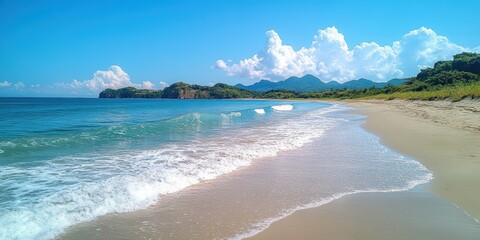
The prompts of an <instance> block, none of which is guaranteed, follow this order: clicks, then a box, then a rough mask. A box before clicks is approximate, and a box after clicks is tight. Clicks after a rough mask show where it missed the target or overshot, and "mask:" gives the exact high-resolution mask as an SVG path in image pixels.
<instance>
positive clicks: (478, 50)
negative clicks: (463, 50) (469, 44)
mask: <svg viewBox="0 0 480 240" xmlns="http://www.w3.org/2000/svg"><path fill="white" fill-rule="evenodd" d="M472 51H473V52H476V53H480V46H478V47H476V48H474V49H473V50H472Z"/></svg>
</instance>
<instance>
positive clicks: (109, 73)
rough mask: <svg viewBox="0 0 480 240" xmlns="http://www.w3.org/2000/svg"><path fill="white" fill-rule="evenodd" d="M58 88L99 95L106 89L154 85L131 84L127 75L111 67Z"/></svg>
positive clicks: (145, 87) (150, 86) (117, 68)
mask: <svg viewBox="0 0 480 240" xmlns="http://www.w3.org/2000/svg"><path fill="white" fill-rule="evenodd" d="M57 85H58V86H60V87H64V88H71V89H73V90H76V91H78V92H84V91H83V90H86V91H89V92H91V93H99V92H101V91H103V90H104V89H106V88H112V89H119V88H124V87H136V88H141V89H154V88H155V84H154V83H152V82H150V81H144V82H142V83H140V84H138V83H133V82H131V80H130V76H129V75H128V73H126V72H125V71H123V69H122V68H121V67H119V66H117V65H112V66H110V68H108V70H105V71H102V70H98V71H96V72H95V73H93V76H92V78H91V79H89V80H85V81H79V80H73V81H72V82H71V83H60V84H57Z"/></svg>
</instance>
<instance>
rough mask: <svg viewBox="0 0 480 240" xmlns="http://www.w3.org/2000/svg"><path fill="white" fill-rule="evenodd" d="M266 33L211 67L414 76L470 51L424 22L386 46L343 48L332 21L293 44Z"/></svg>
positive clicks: (332, 76)
mask: <svg viewBox="0 0 480 240" xmlns="http://www.w3.org/2000/svg"><path fill="white" fill-rule="evenodd" d="M266 38H267V42H266V47H265V49H264V50H262V51H260V52H259V53H257V54H254V55H253V56H252V57H250V58H246V59H243V60H241V61H239V62H238V63H231V62H229V61H224V60H222V59H219V60H217V61H216V63H215V65H214V67H215V68H217V69H221V70H223V71H224V72H225V73H226V75H227V76H232V77H246V78H251V79H261V78H263V79H271V80H279V79H284V78H287V77H290V76H303V75H305V74H313V75H316V76H318V77H320V79H322V80H324V81H331V80H335V81H339V82H344V81H347V80H352V79H356V78H361V77H363V78H369V79H372V80H379V81H382V80H389V79H391V78H397V77H410V76H414V75H416V74H417V73H418V71H419V70H420V69H421V68H424V67H426V66H432V65H433V64H434V63H435V62H436V61H439V60H447V59H450V58H451V57H452V55H454V54H457V53H460V52H464V51H471V50H469V49H467V48H465V47H462V46H459V45H456V44H454V43H452V42H450V41H449V40H448V38H447V37H444V36H439V35H437V34H436V33H435V32H434V31H433V30H432V29H429V28H425V27H421V28H419V29H416V30H413V31H410V32H409V33H407V34H405V35H404V36H403V37H402V38H401V39H400V40H398V41H395V42H393V43H392V45H387V46H380V45H379V44H377V43H375V42H364V43H361V44H359V45H357V46H354V47H353V48H349V46H348V44H347V42H346V41H345V37H344V35H343V34H342V33H340V32H339V31H338V29H337V28H336V27H329V28H326V29H324V30H319V31H318V33H317V34H316V35H315V36H314V38H313V41H312V43H311V45H310V46H309V47H302V48H300V49H298V50H295V49H294V48H293V47H292V46H290V45H287V44H284V43H283V41H282V39H281V38H280V36H279V35H278V33H276V32H275V31H274V30H270V31H267V32H266ZM475 50H477V51H478V50H479V49H475Z"/></svg>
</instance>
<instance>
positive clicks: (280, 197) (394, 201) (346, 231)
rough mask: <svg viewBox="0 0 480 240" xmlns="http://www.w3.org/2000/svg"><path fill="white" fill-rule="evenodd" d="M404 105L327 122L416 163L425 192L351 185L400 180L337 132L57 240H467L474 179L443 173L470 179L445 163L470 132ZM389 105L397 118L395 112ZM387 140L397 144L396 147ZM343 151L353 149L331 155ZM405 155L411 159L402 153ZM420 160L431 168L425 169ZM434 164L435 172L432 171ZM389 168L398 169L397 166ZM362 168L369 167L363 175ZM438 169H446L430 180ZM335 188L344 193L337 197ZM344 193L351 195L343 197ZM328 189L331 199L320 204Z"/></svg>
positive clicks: (371, 106)
mask: <svg viewBox="0 0 480 240" xmlns="http://www.w3.org/2000/svg"><path fill="white" fill-rule="evenodd" d="M341 104H343V103H341ZM406 104H413V103H403V102H387V103H384V102H362V103H357V102H356V103H348V105H350V106H352V107H354V109H353V111H352V110H350V111H348V112H346V113H345V115H336V117H339V116H340V117H347V116H349V115H351V116H355V117H354V118H353V119H350V120H351V121H353V122H357V121H358V124H360V123H363V125H362V126H363V127H364V128H365V129H366V130H368V131H369V132H372V133H375V134H376V135H377V136H379V137H380V140H379V141H381V142H382V143H383V144H386V145H387V146H388V147H390V148H391V149H393V150H394V151H396V152H399V153H401V154H402V155H404V156H408V158H409V157H411V158H413V159H415V160H417V161H420V162H421V163H422V164H424V165H425V166H426V167H427V168H428V169H430V170H431V171H432V172H433V176H434V177H435V179H434V180H433V181H432V182H429V183H427V184H421V183H426V182H428V180H427V181H425V180H420V182H418V183H415V184H413V185H406V186H405V187H403V188H384V189H383V188H382V187H381V186H379V187H377V188H375V189H372V188H371V187H369V188H363V187H362V185H361V184H360V185H359V186H355V184H354V185H352V182H351V181H354V182H360V183H361V182H363V181H365V182H367V183H368V184H372V183H373V182H376V183H378V182H380V183H381V182H383V181H388V178H389V177H395V174H400V175H401V172H402V171H401V170H400V169H396V168H398V167H399V166H396V167H394V168H392V170H393V171H392V172H385V173H383V174H385V175H382V173H381V170H384V169H383V168H386V169H388V168H389V165H388V164H387V165H383V163H381V164H380V165H376V164H379V163H378V162H381V160H382V158H383V157H381V156H380V157H378V158H375V157H374V156H375V155H381V153H380V152H379V150H378V149H377V150H374V149H372V150H371V152H369V151H368V149H364V147H365V146H364V145H363V144H361V143H360V142H363V141H367V142H368V141H371V140H373V141H377V140H376V138H375V137H374V136H373V135H371V134H369V133H367V132H365V133H363V132H361V133H360V136H357V135H356V134H354V135H351V134H352V132H351V130H348V129H345V128H348V126H349V125H348V124H347V125H342V126H339V127H338V129H333V130H332V131H333V132H334V133H335V134H333V135H328V134H327V136H328V137H325V138H324V139H321V141H314V142H312V143H311V144H307V145H306V146H304V147H302V148H299V149H296V150H292V151H287V152H283V153H282V154H280V155H278V156H276V157H271V158H265V159H262V160H261V161H257V162H256V163H255V164H253V165H251V166H248V167H244V168H242V169H239V170H238V171H236V172H234V173H231V174H228V175H224V176H221V177H219V178H217V179H215V180H214V181H207V182H203V183H201V184H197V185H194V186H192V187H190V188H188V189H185V190H184V191H181V192H178V193H175V194H171V195H168V196H164V197H162V198H161V199H160V200H159V202H158V203H157V204H156V205H154V206H151V207H149V208H147V209H143V210H138V211H135V212H131V213H123V214H110V215H106V216H102V217H99V218H98V219H97V220H95V221H93V222H86V223H82V224H78V225H75V226H73V227H71V228H69V229H68V230H67V231H66V233H65V234H62V235H60V236H59V239H85V238H95V239H110V238H143V239H149V238H152V239H155V238H161V239H225V238H226V239H229V238H233V239H243V238H251V239H295V238H301V239H454V238H457V239H472V240H473V239H477V238H478V236H480V225H479V224H478V222H477V221H475V220H474V217H473V216H475V215H474V214H476V212H475V210H476V209H477V208H476V206H477V205H476V204H478V201H476V200H475V196H474V194H476V193H474V192H475V190H474V189H475V184H476V183H477V182H475V181H477V180H478V176H475V174H472V175H470V176H469V175H465V176H464V177H466V178H467V179H460V180H459V179H457V178H455V177H454V176H455V175H456V174H458V173H457V172H453V173H452V171H447V170H448V169H450V168H453V167H452V166H456V165H458V166H457V169H459V171H468V170H475V169H473V168H474V166H475V164H476V162H475V158H472V159H473V160H471V159H470V158H468V157H467V158H465V159H464V158H461V157H457V158H456V159H459V160H460V161H465V163H463V162H462V164H457V162H451V161H450V162H449V161H448V160H449V159H450V158H453V157H455V156H456V155H457V153H458V149H462V154H461V156H471V155H475V154H476V153H475V151H478V148H476V147H475V146H477V145H475V139H476V138H475V137H476V132H475V130H473V129H475V126H469V127H468V128H467V129H465V128H459V127H452V126H448V125H446V126H444V125H443V123H432V121H431V120H428V119H425V117H424V118H423V119H419V118H418V116H416V115H414V114H410V113H408V112H407V113H405V112H404V111H406V110H405V109H408V108H407V107H406V106H408V105H406ZM422 104H424V103H422ZM441 104H444V103H441ZM397 105H401V106H403V108H402V109H401V110H400V109H399V110H397ZM413 106H415V108H414V109H417V108H416V107H417V106H416V105H413ZM441 109H443V108H441ZM452 109H457V108H452ZM359 114H361V115H359ZM467 115H468V114H467ZM365 117H366V118H365ZM347 118H348V117H347ZM465 119H468V117H466V118H465ZM472 122H475V121H472ZM398 125H399V126H398ZM462 126H463V125H462ZM402 127H404V128H402ZM342 129H343V130H344V132H343V134H342V131H341V130H342ZM379 129H380V130H379ZM429 131H430V132H429ZM429 134H434V135H433V136H435V141H427V140H424V139H422V138H421V136H423V137H425V138H428V137H430V138H432V137H433V136H431V135H429ZM469 134H471V135H469ZM455 136H456V137H455ZM359 137H366V138H359ZM389 137H390V138H389ZM410 138H413V139H416V140H418V141H419V142H414V141H413V140H411V139H410ZM394 140H396V141H401V140H403V141H404V142H403V144H404V145H405V146H404V145H401V144H399V143H396V142H395V141H394ZM442 140H443V141H454V142H455V143H456V144H458V145H451V146H452V148H451V149H450V148H446V147H442V146H445V144H447V145H450V144H454V143H450V142H447V143H443V142H442ZM348 141H352V142H356V144H347V145H348V146H349V148H345V147H339V148H336V149H335V150H333V151H332V148H335V146H337V147H338V146H341V144H342V143H346V142H348ZM464 141H465V142H464ZM400 143H402V142H400ZM422 144H423V145H422ZM469 144H471V145H469ZM460 145H461V146H462V147H460ZM367 146H370V144H369V143H368V144H367ZM400 146H403V148H401V147H400ZM409 146H410V148H413V149H416V151H413V150H412V149H410V150H411V151H408V150H409V148H408V147H409ZM357 148H358V149H357ZM359 149H362V151H364V152H366V153H365V155H358V154H359V152H360V151H359ZM448 149H450V151H449V152H450V154H451V155H447V154H446V153H444V152H439V153H438V154H437V153H436V150H438V151H442V150H443V151H447V152H448ZM387 151H389V150H387ZM352 154H355V155H352ZM392 154H393V153H392ZM387 156H388V157H392V156H394V155H387ZM425 156H431V157H432V158H426V159H425ZM442 156H443V157H444V158H442ZM351 159H363V160H365V162H357V163H355V165H352V162H348V161H349V160H351ZM394 159H395V158H394ZM427 159H430V162H429V161H427ZM436 159H439V160H438V161H442V162H441V163H442V164H443V165H442V164H435V163H436V162H435V160H436ZM446 159H447V160H446ZM395 161H403V158H399V159H396V160H394V162H395ZM409 161H410V160H408V159H407V162H409ZM371 162H374V165H372V166H370V167H365V165H368V164H370V163H371ZM394 162H392V163H394ZM319 163H320V164H319ZM446 164H450V165H446ZM411 167H412V168H415V167H414V166H413V165H412V166H411ZM442 168H447V169H446V170H445V172H442V171H440V172H439V170H441V169H442ZM365 169H371V170H374V171H378V172H379V173H378V175H379V176H377V172H373V173H372V172H371V173H369V172H365V171H363V170H365ZM454 169H455V168H454ZM460 169H461V170H460ZM450 170H451V169H450ZM368 171H370V170H368ZM448 173H451V174H448ZM387 176H388V177H387ZM475 177H477V179H476V178H475ZM449 179H450V181H452V182H449V181H448V180H449ZM417 184H420V185H417ZM445 184H464V186H465V188H462V189H464V190H463V191H460V190H459V189H455V191H445V189H446V188H445V186H446V185H445ZM343 185H345V186H346V187H347V188H346V189H344V190H339V189H338V188H339V187H340V186H343ZM448 186H452V185H448ZM352 187H355V188H356V189H357V190H355V191H353V192H352V191H348V190H347V189H351V188H352ZM340 188H341V187H340ZM332 189H335V192H336V194H333V195H332V194H330V191H332ZM442 189H443V191H442ZM446 190H448V188H447V189H446ZM318 192H321V193H322V194H320V195H318ZM462 194H463V195H462ZM456 199H460V200H461V201H460V200H456ZM302 203H303V204H302ZM469 204H470V205H469ZM468 207H470V208H468ZM469 209H470V210H469ZM259 220H261V221H259Z"/></svg>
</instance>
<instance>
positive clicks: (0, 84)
mask: <svg viewBox="0 0 480 240" xmlns="http://www.w3.org/2000/svg"><path fill="white" fill-rule="evenodd" d="M10 85H12V84H11V83H10V82H8V81H3V82H0V87H10Z"/></svg>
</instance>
